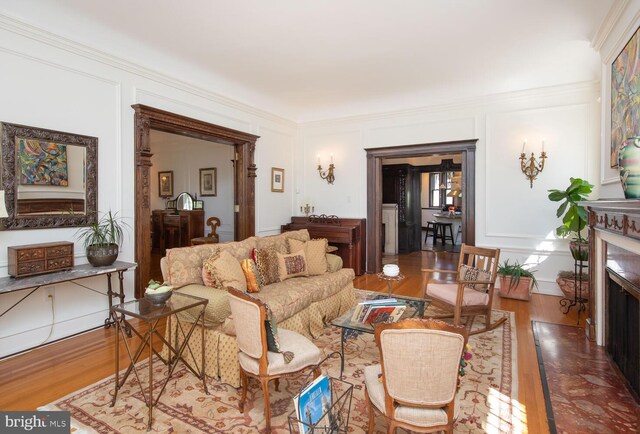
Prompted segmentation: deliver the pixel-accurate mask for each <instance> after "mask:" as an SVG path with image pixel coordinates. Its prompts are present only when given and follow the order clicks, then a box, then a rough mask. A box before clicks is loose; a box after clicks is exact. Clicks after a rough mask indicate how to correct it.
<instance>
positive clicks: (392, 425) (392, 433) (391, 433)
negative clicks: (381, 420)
mask: <svg viewBox="0 0 640 434" xmlns="http://www.w3.org/2000/svg"><path fill="white" fill-rule="evenodd" d="M395 432H396V424H395V422H394V421H389V424H388V425H387V434H395Z"/></svg>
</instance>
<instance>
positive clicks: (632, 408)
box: [531, 321, 640, 434]
mask: <svg viewBox="0 0 640 434" xmlns="http://www.w3.org/2000/svg"><path fill="white" fill-rule="evenodd" d="M531 323H532V328H533V336H534V340H535V343H536V351H537V353H538V364H539V366H540V377H541V378H542V384H543V389H544V395H545V402H546V405H547V417H548V419H549V431H550V432H551V433H552V434H554V433H556V432H558V433H562V434H565V433H566V434H569V433H578V432H579V433H585V434H588V433H598V434H605V433H637V432H640V406H639V405H637V404H636V403H635V402H634V400H633V397H632V396H631V393H630V392H629V391H628V389H627V388H626V387H625V385H624V383H623V380H622V379H621V378H620V376H618V375H617V374H616V372H615V369H614V368H613V367H612V366H611V362H610V360H609V358H608V357H607V354H606V352H605V350H604V348H603V347H599V346H597V345H595V344H594V343H593V342H590V341H589V340H588V339H587V338H586V337H585V334H584V329H581V328H578V327H575V326H568V325H561V324H550V323H544V322H538V321H532V322H531Z"/></svg>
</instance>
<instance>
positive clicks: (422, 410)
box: [364, 319, 468, 434]
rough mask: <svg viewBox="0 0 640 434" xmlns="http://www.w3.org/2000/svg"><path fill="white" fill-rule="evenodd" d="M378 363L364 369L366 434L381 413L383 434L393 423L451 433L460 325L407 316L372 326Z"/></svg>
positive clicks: (463, 340)
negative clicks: (385, 428)
mask: <svg viewBox="0 0 640 434" xmlns="http://www.w3.org/2000/svg"><path fill="white" fill-rule="evenodd" d="M375 335H376V345H377V346H378V348H379V350H380V364H379V365H373V366H367V367H365V368H364V381H365V396H366V397H367V402H368V408H369V427H368V433H369V434H371V433H373V429H374V422H375V420H374V416H375V413H376V412H379V413H381V414H382V415H383V416H384V418H385V421H386V422H387V433H394V432H395V430H396V428H397V427H401V428H405V429H407V430H411V431H418V432H435V431H444V432H445V433H453V423H454V422H455V420H456V418H457V416H458V405H457V403H456V392H457V383H458V372H459V369H460V358H461V357H462V354H463V350H464V347H465V345H466V343H467V337H468V335H467V331H466V329H465V328H464V327H462V326H454V325H450V324H446V323H444V322H442V321H438V320H433V319H407V320H404V321H400V322H397V323H391V324H381V325H378V326H376V329H375Z"/></svg>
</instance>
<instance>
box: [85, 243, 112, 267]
mask: <svg viewBox="0 0 640 434" xmlns="http://www.w3.org/2000/svg"><path fill="white" fill-rule="evenodd" d="M116 259H118V245H117V244H107V245H106V246H99V245H91V246H87V261H89V263H90V264H91V265H93V266H94V267H106V266H108V265H111V264H113V263H114V262H115V261H116Z"/></svg>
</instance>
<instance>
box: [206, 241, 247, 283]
mask: <svg viewBox="0 0 640 434" xmlns="http://www.w3.org/2000/svg"><path fill="white" fill-rule="evenodd" d="M202 270H203V271H202V280H203V281H205V282H209V283H210V285H207V286H210V287H214V288H222V289H225V288H226V287H228V286H230V287H232V288H235V289H237V290H238V291H245V292H246V291H247V283H246V280H245V278H244V273H243V272H242V268H241V267H240V262H238V260H237V259H236V258H234V257H233V256H231V254H230V253H229V252H227V251H226V250H221V249H218V250H217V251H215V252H214V253H213V255H211V256H210V257H209V259H207V260H206V261H204V262H203V264H202ZM205 273H206V274H208V276H207V277H206V278H205Z"/></svg>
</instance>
